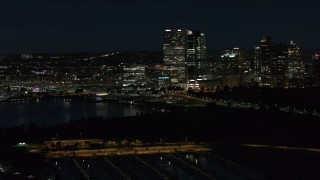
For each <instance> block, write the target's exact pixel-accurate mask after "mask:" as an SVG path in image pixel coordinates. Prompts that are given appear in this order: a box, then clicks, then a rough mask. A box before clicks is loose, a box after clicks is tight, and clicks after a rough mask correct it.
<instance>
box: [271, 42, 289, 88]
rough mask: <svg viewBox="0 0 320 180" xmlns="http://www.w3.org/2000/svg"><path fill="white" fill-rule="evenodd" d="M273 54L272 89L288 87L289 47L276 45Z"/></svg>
mask: <svg viewBox="0 0 320 180" xmlns="http://www.w3.org/2000/svg"><path fill="white" fill-rule="evenodd" d="M271 54H272V64H271V87H288V46H287V45H286V44H281V43H277V44H274V45H273V48H272V52H271Z"/></svg>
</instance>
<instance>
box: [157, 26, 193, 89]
mask: <svg viewBox="0 0 320 180" xmlns="http://www.w3.org/2000/svg"><path fill="white" fill-rule="evenodd" d="M186 44H187V42H186V32H185V30H181V29H166V30H165V33H164V40H163V75H164V76H167V77H168V78H170V84H168V85H167V86H169V85H172V86H181V87H186V84H187V74H186V54H187V49H186Z"/></svg>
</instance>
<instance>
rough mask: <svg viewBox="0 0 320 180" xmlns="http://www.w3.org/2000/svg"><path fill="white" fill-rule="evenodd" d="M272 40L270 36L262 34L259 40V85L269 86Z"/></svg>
mask: <svg viewBox="0 0 320 180" xmlns="http://www.w3.org/2000/svg"><path fill="white" fill-rule="evenodd" d="M271 48H272V42H271V38H270V37H267V36H263V37H262V39H261V41H260V51H259V53H260V55H259V56H260V57H259V58H261V59H260V60H259V61H260V63H261V65H260V66H261V67H260V83H259V84H260V86H270V84H271V63H272V60H271V59H272V54H271Z"/></svg>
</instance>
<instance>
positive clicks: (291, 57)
mask: <svg viewBox="0 0 320 180" xmlns="http://www.w3.org/2000/svg"><path fill="white" fill-rule="evenodd" d="M288 61H289V63H288V83H289V84H288V85H289V87H301V86H304V85H303V79H304V74H305V64H304V62H303V61H302V60H301V53H300V49H299V47H298V45H297V44H296V43H295V42H293V41H291V42H290V44H289V48H288Z"/></svg>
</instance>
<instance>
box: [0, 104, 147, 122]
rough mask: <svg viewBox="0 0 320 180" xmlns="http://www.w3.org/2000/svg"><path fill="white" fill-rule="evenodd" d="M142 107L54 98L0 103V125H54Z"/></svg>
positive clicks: (126, 113) (132, 113) (132, 111)
mask: <svg viewBox="0 0 320 180" xmlns="http://www.w3.org/2000/svg"><path fill="white" fill-rule="evenodd" d="M145 111H146V109H145V108H143V107H137V106H132V105H130V106H129V105H128V106H127V105H121V104H108V103H70V102H66V101H64V100H59V99H53V100H46V101H39V102H28V103H26V102H18V103H0V128H5V127H11V126H16V125H21V124H28V123H36V124H39V125H42V124H44V125H56V124H61V123H66V122H69V121H72V120H79V119H82V118H90V117H103V118H110V117H121V116H135V115H136V114H137V113H140V112H145Z"/></svg>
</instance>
